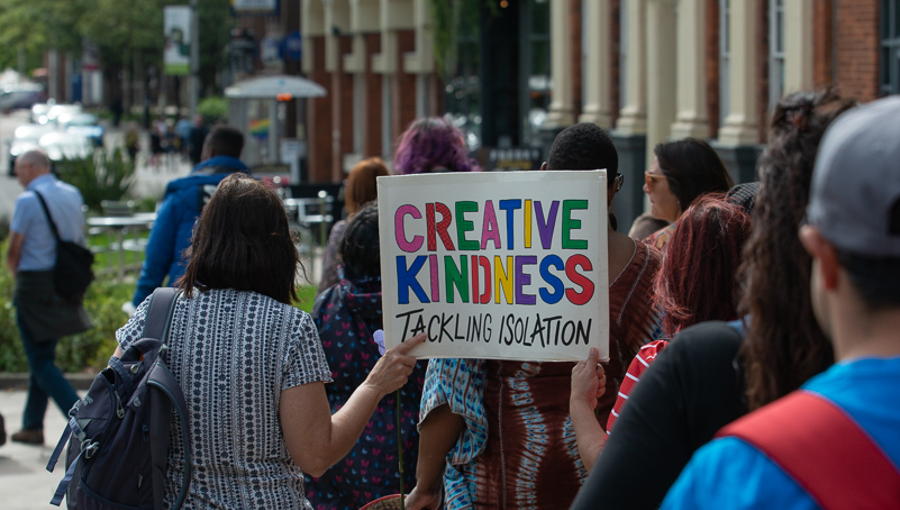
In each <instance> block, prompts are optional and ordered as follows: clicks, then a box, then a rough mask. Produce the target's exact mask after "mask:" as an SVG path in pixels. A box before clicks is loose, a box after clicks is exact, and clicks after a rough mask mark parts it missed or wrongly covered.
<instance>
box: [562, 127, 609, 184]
mask: <svg viewBox="0 0 900 510" xmlns="http://www.w3.org/2000/svg"><path fill="white" fill-rule="evenodd" d="M603 168H605V169H606V171H607V172H609V176H608V177H609V179H608V181H607V185H608V186H612V185H613V182H614V180H615V177H616V175H618V173H619V153H618V151H616V146H615V144H613V141H612V138H610V137H609V134H607V133H606V131H604V130H603V128H601V127H600V126H597V125H596V124H592V123H590V122H581V123H579V124H575V125H574V126H569V127H567V128H566V129H563V130H562V131H560V132H559V134H558V135H556V138H554V139H553V143H552V144H551V145H550V154H549V155H548V156H547V170H600V169H603Z"/></svg>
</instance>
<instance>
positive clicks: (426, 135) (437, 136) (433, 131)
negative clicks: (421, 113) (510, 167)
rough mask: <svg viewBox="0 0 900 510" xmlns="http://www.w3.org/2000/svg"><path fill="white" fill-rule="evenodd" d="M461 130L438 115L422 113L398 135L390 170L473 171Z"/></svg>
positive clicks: (408, 173)
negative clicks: (419, 117)
mask: <svg viewBox="0 0 900 510" xmlns="http://www.w3.org/2000/svg"><path fill="white" fill-rule="evenodd" d="M479 170H480V168H479V167H478V163H477V162H476V161H475V160H474V159H472V158H470V157H469V155H468V149H467V148H466V141H465V138H463V134H462V132H461V131H460V130H459V129H457V128H456V127H455V126H454V125H453V124H452V123H451V122H450V121H448V120H447V119H444V118H442V117H423V118H421V119H417V120H415V121H413V122H412V124H410V125H409V128H407V129H406V131H405V132H404V133H403V134H402V135H400V140H399V142H398V143H397V151H396V153H395V154H394V171H395V173H397V174H400V175H410V174H428V173H432V172H477V171H479Z"/></svg>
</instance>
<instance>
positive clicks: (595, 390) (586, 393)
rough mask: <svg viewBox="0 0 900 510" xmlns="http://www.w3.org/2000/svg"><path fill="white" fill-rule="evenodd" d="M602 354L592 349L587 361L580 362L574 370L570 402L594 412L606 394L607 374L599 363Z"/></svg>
mask: <svg viewBox="0 0 900 510" xmlns="http://www.w3.org/2000/svg"><path fill="white" fill-rule="evenodd" d="M599 359H600V353H599V352H598V351H597V349H595V348H593V347H591V350H590V353H589V354H588V357H587V359H583V360H581V361H579V362H578V363H577V364H576V365H575V366H574V367H573V368H572V394H571V395H570V397H569V401H570V402H575V401H580V402H582V403H584V404H587V405H588V407H590V409H591V410H592V411H593V410H594V409H596V408H597V400H599V399H600V397H602V396H603V395H604V394H605V393H606V372H605V371H604V370H603V365H601V364H600V363H598V361H599Z"/></svg>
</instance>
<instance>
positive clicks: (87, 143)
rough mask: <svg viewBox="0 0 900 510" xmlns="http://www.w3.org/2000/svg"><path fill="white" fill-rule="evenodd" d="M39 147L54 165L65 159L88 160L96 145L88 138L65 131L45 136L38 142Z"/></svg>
mask: <svg viewBox="0 0 900 510" xmlns="http://www.w3.org/2000/svg"><path fill="white" fill-rule="evenodd" d="M38 145H39V146H40V148H41V149H43V150H44V152H46V153H47V157H48V158H50V161H52V162H53V163H58V162H60V161H62V160H63V159H78V158H86V157H89V156H90V155H91V154H93V153H94V144H93V142H91V140H90V139H88V137H86V136H84V135H80V134H77V133H66V132H63V131H53V132H50V133H47V134H45V135H44V136H42V137H41V139H40V140H38Z"/></svg>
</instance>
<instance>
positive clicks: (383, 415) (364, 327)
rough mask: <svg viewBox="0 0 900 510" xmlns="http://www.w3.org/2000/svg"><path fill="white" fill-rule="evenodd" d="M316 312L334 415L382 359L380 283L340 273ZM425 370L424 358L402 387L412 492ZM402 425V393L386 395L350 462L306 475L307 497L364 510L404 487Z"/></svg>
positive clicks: (407, 479) (319, 509) (317, 503)
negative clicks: (378, 340) (377, 335)
mask: <svg viewBox="0 0 900 510" xmlns="http://www.w3.org/2000/svg"><path fill="white" fill-rule="evenodd" d="M341 273H342V271H341V268H340V266H338V274H339V275H340V274H341ZM312 315H313V318H314V319H315V323H316V326H317V327H318V328H319V336H320V337H321V339H322V347H323V348H324V350H325V355H326V357H327V359H328V364H329V365H330V366H331V370H332V372H331V374H332V377H333V378H334V384H329V385H327V386H326V391H327V392H328V401H329V403H330V404H331V412H332V413H335V412H337V411H338V409H340V408H341V407H342V406H343V405H344V403H346V402H347V400H348V399H349V398H350V395H351V394H352V393H353V391H354V390H355V389H356V388H357V387H358V386H359V385H360V384H362V383H363V381H365V379H366V376H367V375H368V374H369V371H371V370H372V367H374V366H375V362H376V361H378V358H379V357H380V355H379V353H378V346H377V345H376V344H375V342H374V341H373V339H372V337H373V334H374V332H375V331H376V330H378V329H381V327H382V318H381V280H380V279H369V280H363V281H357V282H350V281H348V280H346V279H344V278H343V277H341V279H340V282H339V283H338V284H337V285H335V286H334V287H331V288H330V289H328V290H326V291H325V292H324V293H322V295H320V296H319V298H318V299H317V300H316V304H315V306H314V307H313V311H312ZM425 368H426V365H425V363H418V364H417V365H416V368H415V369H414V370H413V373H412V375H410V377H409V382H407V383H406V385H405V386H404V387H403V388H402V389H401V398H400V405H401V414H402V418H401V426H400V431H401V435H402V437H403V470H404V475H405V476H404V490H405V492H407V493H408V492H409V491H410V490H412V488H413V487H414V486H415V484H416V482H415V480H416V459H417V457H418V453H419V433H418V430H417V429H416V418H417V416H418V411H419V400H420V399H421V396H422V384H423V381H424V379H425ZM396 423H397V401H396V393H392V394H390V395H387V396H386V397H384V398H383V399H382V400H381V402H380V403H379V405H378V407H377V408H376V410H375V414H374V415H373V416H372V419H371V420H369V423H367V424H366V429H365V431H364V432H363V434H362V436H361V437H360V438H359V441H357V443H356V446H354V447H353V449H352V450H351V451H350V453H349V454H348V455H347V456H346V457H345V458H344V459H343V460H341V461H340V462H338V463H337V464H335V465H334V466H333V467H332V468H331V469H329V470H328V471H327V472H325V474H324V475H322V476H321V477H319V478H312V477H310V476H307V477H306V483H307V485H306V489H307V492H306V495H307V498H308V499H309V501H310V503H312V505H313V508H315V509H316V510H325V509H329V510H330V509H350V510H357V509H358V508H360V507H361V506H363V505H364V504H366V503H367V502H369V501H372V500H375V499H377V498H379V497H382V496H387V495H389V494H396V493H399V492H400V473H399V469H398V468H399V465H398V451H397V428H396Z"/></svg>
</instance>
